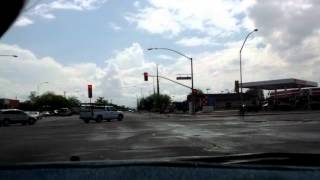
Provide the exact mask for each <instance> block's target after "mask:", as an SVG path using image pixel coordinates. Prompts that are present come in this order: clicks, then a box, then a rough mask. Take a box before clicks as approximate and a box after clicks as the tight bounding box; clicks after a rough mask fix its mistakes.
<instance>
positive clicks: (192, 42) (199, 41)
mask: <svg viewBox="0 0 320 180" xmlns="http://www.w3.org/2000/svg"><path fill="white" fill-rule="evenodd" d="M176 43H177V44H179V45H183V46H189V47H192V46H208V45H217V43H215V42H213V41H212V39H211V38H210V37H190V38H182V39H180V40H178V41H177V42H176Z"/></svg>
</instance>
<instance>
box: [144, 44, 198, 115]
mask: <svg viewBox="0 0 320 180" xmlns="http://www.w3.org/2000/svg"><path fill="white" fill-rule="evenodd" d="M158 49H162V50H168V51H172V52H174V53H176V54H179V55H181V56H183V57H185V58H187V59H189V60H190V61H191V76H192V77H191V96H192V104H191V109H192V114H194V113H195V108H194V107H195V102H194V101H195V100H194V92H193V62H192V61H193V60H192V58H191V57H188V56H186V55H184V54H182V53H181V52H179V51H176V50H173V49H169V48H148V49H147V50H148V51H151V50H158Z"/></svg>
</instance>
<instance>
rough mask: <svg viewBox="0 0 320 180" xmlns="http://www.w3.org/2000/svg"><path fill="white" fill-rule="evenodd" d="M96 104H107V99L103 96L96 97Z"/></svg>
mask: <svg viewBox="0 0 320 180" xmlns="http://www.w3.org/2000/svg"><path fill="white" fill-rule="evenodd" d="M96 103H97V104H103V105H107V104H109V103H108V101H107V100H105V99H104V97H98V98H97V100H96Z"/></svg>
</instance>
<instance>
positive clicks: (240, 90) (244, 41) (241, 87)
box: [240, 29, 258, 108]
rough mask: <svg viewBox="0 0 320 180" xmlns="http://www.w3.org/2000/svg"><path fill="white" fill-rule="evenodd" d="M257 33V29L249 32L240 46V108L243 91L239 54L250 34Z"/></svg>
mask: <svg viewBox="0 0 320 180" xmlns="http://www.w3.org/2000/svg"><path fill="white" fill-rule="evenodd" d="M257 31H258V29H254V30H253V31H251V32H250V33H249V34H248V35H247V36H246V38H245V39H244V41H243V44H242V46H241V49H240V101H241V108H242V107H243V95H242V92H243V91H242V60H241V53H242V49H243V47H244V45H245V43H246V41H247V39H248V37H249V36H250V35H251V34H252V33H254V32H257Z"/></svg>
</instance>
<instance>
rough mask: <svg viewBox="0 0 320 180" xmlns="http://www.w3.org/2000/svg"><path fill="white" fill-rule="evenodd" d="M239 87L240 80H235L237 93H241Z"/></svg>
mask: <svg viewBox="0 0 320 180" xmlns="http://www.w3.org/2000/svg"><path fill="white" fill-rule="evenodd" d="M239 88H240V86H239V81H235V82H234V91H235V92H236V93H239Z"/></svg>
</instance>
